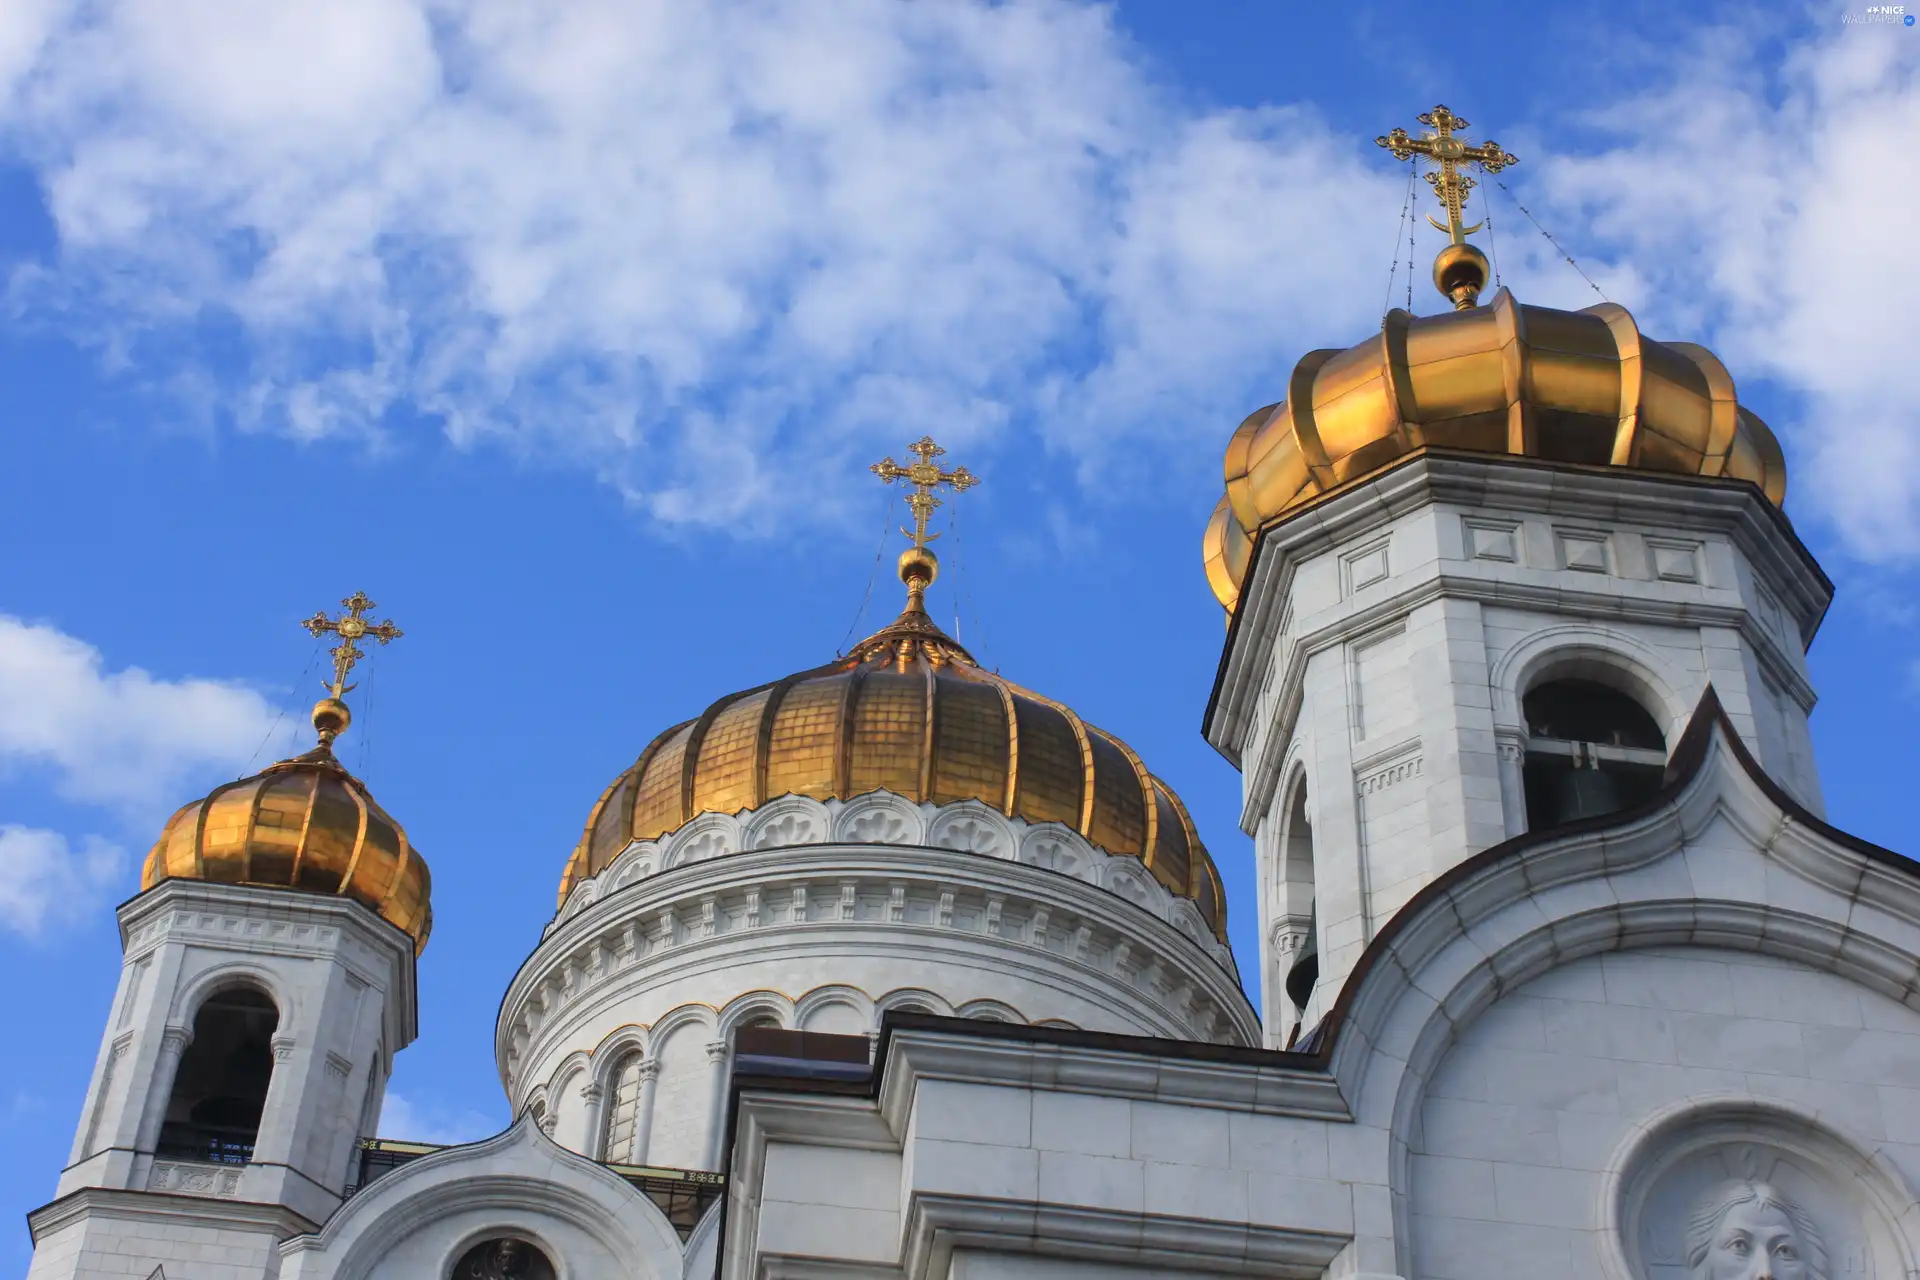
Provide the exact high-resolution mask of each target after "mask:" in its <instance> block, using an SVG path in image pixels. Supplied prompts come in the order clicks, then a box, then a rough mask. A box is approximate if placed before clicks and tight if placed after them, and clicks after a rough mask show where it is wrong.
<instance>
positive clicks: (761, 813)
mask: <svg viewBox="0 0 1920 1280" xmlns="http://www.w3.org/2000/svg"><path fill="white" fill-rule="evenodd" d="M827 830H828V821H827V808H826V806H825V805H823V804H821V803H820V802H819V801H818V800H811V799H808V798H807V797H805V796H782V797H781V798H780V799H778V800H775V801H773V802H771V803H770V804H767V805H764V806H762V807H761V808H760V809H759V810H758V811H756V812H755V813H753V814H751V815H749V816H748V818H747V820H746V828H745V838H744V840H743V842H742V843H743V844H744V845H745V847H746V848H749V849H783V848H787V847H788V846H791V845H805V844H819V843H821V842H822V841H824V840H825V839H826V838H827Z"/></svg>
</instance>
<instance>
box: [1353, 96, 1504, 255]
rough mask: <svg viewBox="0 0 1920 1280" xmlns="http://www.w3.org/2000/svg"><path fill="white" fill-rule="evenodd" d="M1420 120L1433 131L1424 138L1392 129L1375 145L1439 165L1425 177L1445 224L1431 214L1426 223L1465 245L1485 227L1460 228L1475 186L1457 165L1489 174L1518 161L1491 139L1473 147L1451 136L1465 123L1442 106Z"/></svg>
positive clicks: (1399, 156) (1478, 224)
mask: <svg viewBox="0 0 1920 1280" xmlns="http://www.w3.org/2000/svg"><path fill="white" fill-rule="evenodd" d="M1419 119H1420V123H1421V124H1423V125H1426V126H1427V128H1429V129H1430V130H1432V132H1431V133H1429V134H1428V135H1427V136H1426V137H1424V138H1415V137H1411V136H1409V135H1408V133H1407V131H1406V130H1405V129H1395V130H1394V131H1393V132H1392V133H1389V134H1387V135H1386V136H1384V137H1380V138H1375V139H1374V140H1373V141H1374V145H1376V146H1381V147H1385V148H1386V149H1387V150H1388V151H1391V152H1392V153H1393V158H1394V159H1396V160H1411V159H1412V158H1413V157H1414V156H1417V155H1418V156H1426V157H1428V158H1430V159H1433V160H1437V161H1439V162H1440V168H1439V169H1438V170H1428V172H1427V175H1426V176H1427V182H1428V184H1429V185H1431V186H1432V187H1433V194H1434V195H1435V196H1436V197H1438V199H1439V201H1440V203H1441V204H1443V205H1445V206H1446V210H1447V221H1446V225H1444V226H1442V225H1441V223H1440V221H1439V220H1438V219H1437V218H1435V217H1433V216H1432V215H1431V214H1429V215H1428V216H1427V221H1428V222H1430V223H1432V224H1433V226H1434V227H1435V228H1436V229H1438V230H1440V231H1444V232H1446V233H1447V234H1448V235H1450V236H1451V237H1453V242H1454V243H1455V244H1465V243H1466V237H1467V236H1468V235H1470V234H1471V233H1473V232H1475V231H1478V230H1479V229H1480V228H1481V227H1484V226H1486V225H1487V224H1486V223H1484V222H1476V223H1474V224H1473V225H1472V226H1470V227H1469V226H1465V225H1463V224H1464V222H1465V221H1466V220H1465V218H1464V217H1463V216H1462V212H1461V211H1462V210H1463V209H1464V208H1465V207H1466V203H1467V193H1468V192H1469V191H1471V190H1473V188H1474V187H1475V186H1477V185H1478V184H1477V183H1475V182H1474V180H1473V179H1472V178H1469V177H1468V176H1467V175H1466V174H1464V173H1462V172H1460V166H1461V165H1463V164H1477V165H1479V166H1480V167H1481V168H1482V169H1484V170H1486V171H1487V172H1488V173H1498V172H1500V171H1501V170H1502V169H1504V168H1506V167H1507V166H1508V165H1510V164H1519V163H1520V159H1519V157H1518V156H1515V155H1512V154H1510V153H1508V152H1505V151H1502V150H1501V149H1500V144H1499V143H1497V142H1495V141H1494V140H1493V139H1492V138H1488V139H1487V140H1486V141H1485V142H1483V143H1481V144H1480V145H1479V146H1477V147H1476V146H1470V145H1469V144H1467V143H1466V142H1463V141H1462V140H1461V139H1459V138H1456V137H1454V136H1453V133H1454V130H1456V129H1465V128H1466V127H1467V122H1466V121H1465V120H1462V119H1461V118H1460V117H1459V116H1457V115H1455V114H1453V112H1451V111H1449V110H1447V108H1446V107H1445V106H1438V107H1435V108H1434V109H1433V110H1431V111H1428V112H1424V113H1422V114H1421V116H1420V117H1419Z"/></svg>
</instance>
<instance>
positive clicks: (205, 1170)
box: [147, 1160, 240, 1200]
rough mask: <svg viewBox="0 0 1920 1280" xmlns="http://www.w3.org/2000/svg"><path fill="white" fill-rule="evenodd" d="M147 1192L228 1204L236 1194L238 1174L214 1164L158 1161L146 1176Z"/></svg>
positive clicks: (237, 1193)
mask: <svg viewBox="0 0 1920 1280" xmlns="http://www.w3.org/2000/svg"><path fill="white" fill-rule="evenodd" d="M147 1190H149V1191H167V1192H171V1193H172V1194H174V1195H179V1196H213V1197H216V1198H219V1199H226V1200H231V1199H234V1198H235V1197H237V1196H238V1195H239V1194H240V1170H238V1169H234V1168H229V1167H226V1166H222V1165H217V1164H197V1163H192V1162H188V1161H171V1160H159V1161H155V1162H154V1166H153V1170H152V1172H150V1173H149V1174H148V1175H147Z"/></svg>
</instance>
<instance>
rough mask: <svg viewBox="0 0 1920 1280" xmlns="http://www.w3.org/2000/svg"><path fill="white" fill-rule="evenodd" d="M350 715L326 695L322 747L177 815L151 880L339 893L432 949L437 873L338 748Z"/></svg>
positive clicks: (159, 844)
mask: <svg viewBox="0 0 1920 1280" xmlns="http://www.w3.org/2000/svg"><path fill="white" fill-rule="evenodd" d="M347 722H348V713H347V708H346V706H345V704H344V703H342V702H340V701H339V700H338V699H337V698H327V699H325V700H323V701H322V702H321V703H320V704H319V705H318V706H316V707H315V708H314V726H315V728H317V729H319V731H320V745H319V746H318V747H315V748H314V749H313V750H311V751H309V752H306V753H305V754H304V755H299V756H295V757H294V758H293V759H291V760H282V761H280V762H279V763H278V764H275V765H272V766H270V767H268V768H267V769H265V770H263V771H261V772H260V773H256V774H254V775H253V776H252V777H249V778H242V779H240V780H239V781H237V782H229V783H226V784H225V785H223V786H220V787H216V788H214V790H213V793H212V794H211V795H209V796H207V797H206V798H205V799H203V800H196V801H194V802H193V803H192V804H189V805H186V806H185V807H183V808H182V809H181V810H180V811H179V812H178V813H176V814H174V815H173V817H171V818H169V819H168V820H167V825H166V828H165V829H164V830H163V831H161V833H160V838H159V840H157V841H155V842H154V846H153V849H152V851H151V852H150V853H148V854H147V861H146V866H145V867H144V868H143V869H142V871H141V873H140V887H141V889H142V890H146V889H151V888H153V887H154V886H155V885H157V884H159V883H160V882H161V881H163V880H170V879H171V880H205V881H209V882H213V883H217V884H245V885H263V886H268V887H271V888H276V889H300V890H305V891H307V892H309V893H328V894H338V895H340V896H343V897H347V898H352V899H353V900H354V901H356V902H358V903H360V904H362V905H363V906H366V907H368V908H370V909H372V910H373V911H375V912H378V913H379V914H380V916H381V917H383V918H384V919H386V920H387V921H388V922H390V923H392V924H393V925H395V926H397V927H398V928H400V929H401V930H402V931H403V932H405V933H406V934H407V935H408V936H410V937H411V938H412V939H413V941H414V953H415V954H416V955H418V954H419V953H420V952H421V951H423V950H425V949H426V945H427V934H428V933H429V932H430V931H431V930H432V928H433V906H432V903H431V900H430V896H431V890H432V878H431V877H430V876H429V874H428V872H427V864H426V862H425V860H424V859H422V858H421V856H420V854H419V852H418V851H417V850H416V849H414V847H413V846H412V844H411V843H410V842H409V841H408V839H407V833H406V830H405V829H404V828H403V827H401V825H400V824H399V823H398V822H396V821H394V820H393V818H392V817H390V816H389V815H388V814H387V812H386V810H384V809H382V808H381V807H380V806H379V805H378V804H375V803H374V799H373V796H372V795H371V794H369V793H368V791H367V788H366V784H364V783H363V782H361V781H360V780H359V779H358V778H356V777H354V776H353V775H352V774H350V773H348V772H347V771H346V769H345V768H344V767H342V765H341V764H340V762H339V761H338V760H336V759H335V758H334V755H333V749H332V745H331V744H332V742H333V739H334V737H335V736H336V735H337V734H338V733H339V732H340V731H341V730H343V729H345V728H346V726H347Z"/></svg>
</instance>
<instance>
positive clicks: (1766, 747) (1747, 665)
mask: <svg viewBox="0 0 1920 1280" xmlns="http://www.w3.org/2000/svg"><path fill="white" fill-rule="evenodd" d="M1421 121H1422V123H1424V124H1426V125H1428V126H1430V130H1429V136H1427V137H1424V138H1411V137H1409V136H1408V135H1407V134H1406V133H1405V132H1404V131H1401V130H1395V131H1394V132H1393V133H1392V134H1390V135H1388V136H1387V137H1383V138H1381V139H1379V142H1380V144H1381V145H1382V146H1384V147H1387V148H1389V149H1390V150H1392V151H1393V153H1394V154H1395V155H1396V156H1399V157H1400V158H1402V159H1408V158H1411V157H1413V156H1416V155H1418V156H1422V157H1424V158H1426V159H1428V160H1430V161H1432V162H1433V164H1434V169H1433V171H1432V172H1430V174H1429V181H1431V182H1432V184H1433V186H1434V188H1435V190H1436V193H1437V194H1438V195H1439V197H1440V200H1441V202H1442V204H1443V205H1444V206H1445V207H1446V210H1447V215H1448V221H1447V223H1446V224H1444V225H1442V224H1440V223H1438V222H1435V225H1436V226H1441V227H1442V229H1443V230H1447V231H1449V232H1450V238H1451V242H1450V243H1449V244H1448V245H1447V246H1446V248H1445V249H1444V250H1443V251H1442V252H1441V254H1440V256H1439V259H1438V260H1437V261H1436V262H1435V264H1434V283H1435V285H1436V287H1437V288H1438V289H1439V290H1440V292H1441V293H1443V294H1445V295H1446V296H1448V297H1449V298H1450V299H1451V300H1452V302H1453V304H1454V308H1455V309H1454V310H1452V311H1449V312H1442V313H1441V314H1438V315H1431V316H1414V315H1411V314H1409V313H1407V312H1405V311H1401V310H1398V309H1396V310H1394V311H1392V312H1390V313H1388V315H1387V316H1386V318H1385V320H1384V322H1383V324H1382V326H1381V330H1380V332H1379V333H1378V334H1377V335H1375V336H1373V337H1370V338H1368V339H1366V340H1365V341H1363V342H1361V343H1359V344H1357V345H1355V346H1353V347H1350V348H1347V349H1345V350H1323V351H1314V352H1310V353H1309V354H1307V355H1306V356H1305V357H1304V358H1302V359H1301V360H1300V362H1299V363H1298V364H1297V365H1296V366H1295V368H1294V371H1293V374H1292V377H1291V378H1290V379H1289V381H1288V385H1287V395H1286V399H1285V400H1283V401H1281V402H1280V403H1278V404H1273V405H1268V406H1267V407H1265V408H1262V409H1259V410H1257V411H1255V412H1254V413H1253V414H1251V415H1249V416H1248V417H1247V419H1246V420H1245V421H1244V422H1242V423H1241V424H1240V427H1239V429H1238V430H1237V431H1236V432H1235V433H1234V435H1233V438H1232V441H1231V443H1230V444H1229V445H1228V448H1227V454H1226V467H1225V470H1226V489H1227V492H1226V496H1225V497H1224V498H1222V499H1221V501H1220V504H1219V506H1218V507H1217V509H1216V510H1215V512H1214V516H1213V520H1212V523H1211V524H1210V526H1209V528H1208V532H1207V536H1206V561H1207V572H1208V576H1209V578H1210V580H1211V582H1212V584H1213V588H1214V591H1215V593H1216V594H1217V595H1218V597H1219V599H1220V601H1221V603H1222V604H1223V605H1224V606H1225V607H1226V609H1227V614H1228V624H1229V625H1228V636H1227V643H1226V648H1225V652H1224V654H1223V655H1222V658H1221V663H1220V669H1219V675H1218V680H1217V683H1216V685H1215V689H1214V695H1213V699H1212V702H1211V704H1210V705H1209V707H1208V711H1207V717H1206V733H1207V736H1208V739H1209V740H1210V741H1211V742H1212V743H1213V744H1214V745H1215V746H1216V747H1217V748H1218V749H1219V750H1221V751H1222V752H1223V753H1225V754H1226V755H1227V757H1228V758H1229V759H1230V760H1232V761H1233V762H1234V763H1235V764H1236V765H1238V766H1239V768H1240V769H1241V771H1242V774H1243V776H1244V805H1243V809H1242V814H1241V824H1242V827H1243V828H1244V829H1245V830H1246V831H1247V832H1248V833H1250V834H1251V835H1253V837H1254V839H1255V842H1256V849H1257V857H1258V862H1259V895H1260V896H1259V902H1260V916H1261V924H1262V932H1261V961H1262V979H1263V984H1262V985H1263V988H1264V990H1265V992H1266V996H1265V1006H1266V1007H1265V1009H1264V1010H1263V1013H1264V1015H1265V1016H1264V1022H1265V1025H1266V1029H1267V1035H1268V1043H1269V1044H1272V1045H1274V1046H1275V1047H1281V1046H1284V1045H1286V1044H1287V1043H1289V1042H1290V1041H1291V1040H1292V1038H1293V1037H1294V1036H1295V1035H1296V1034H1299V1033H1301V1032H1304V1031H1306V1030H1310V1029H1311V1028H1312V1027H1313V1026H1314V1025H1315V1024H1316V1023H1317V1022H1318V1020H1319V1019H1320V1018H1321V1017H1322V1016H1323V1015H1324V1014H1325V1013H1326V1012H1327V1005H1328V1001H1329V1000H1330V999H1331V997H1332V993H1337V992H1338V991H1339V990H1340V989H1341V987H1342V985H1343V984H1344V982H1345V980H1346V977H1347V974H1348V973H1349V972H1350V971H1351V969H1352V967H1353V964H1354V962H1355V961H1356V959H1357V958H1358V957H1359V955H1360V953H1361V951H1362V950H1363V949H1364V948H1365V947H1366V945H1367V944H1368V942H1369V941H1370V940H1371V939H1372V938H1373V936H1374V935H1375V934H1376V933H1377V932H1378V930H1379V928H1380V927H1381V925H1382V924H1383V923H1384V922H1386V921H1387V920H1388V919H1390V918H1391V917H1392V916H1393V915H1394V914H1395V913H1396V912H1397V911H1398V910H1399V909H1400V908H1401V907H1402V906H1403V905H1404V904H1406V903H1407V901H1408V900H1409V899H1410V898H1411V897H1412V896H1413V895H1414V894H1415V893H1416V892H1418V891H1419V890H1420V889H1421V888H1422V887H1423V886H1425V885H1426V884H1428V883H1430V882H1431V881H1432V880H1433V879H1434V878H1435V877H1436V876H1438V875H1439V874H1440V873H1442V872H1444V871H1445V870H1447V869H1448V868H1449V867H1452V866H1454V865H1457V864H1459V863H1460V862H1462V861H1464V860H1466V859H1467V858H1469V857H1472V856H1473V855H1474V854H1476V853H1479V852H1480V851H1482V850H1484V849H1487V848H1490V847H1491V846H1494V845H1496V844H1499V843H1501V842H1502V841H1504V840H1506V839H1508V838H1510V837H1513V836H1517V835H1520V834H1521V833H1523V832H1526V831H1529V830H1537V829H1539V828H1541V827H1543V826H1548V825H1559V824H1562V823H1566V822H1570V821H1576V820H1580V819H1583V818H1591V817H1596V816H1598V815H1601V814H1605V813H1608V812H1614V811H1618V810H1620V809H1624V808H1628V807H1630V806H1632V805H1633V804H1635V803H1637V802H1638V801H1639V800H1640V799H1643V798H1645V797H1646V796H1648V795H1650V794H1651V793H1652V791H1653V790H1654V789H1655V788H1657V787H1658V785H1659V783H1660V779H1661V776H1662V772H1663V770H1664V769H1665V766H1666V762H1667V755H1668V752H1669V751H1670V750H1671V749H1672V748H1673V747H1674V746H1675V744H1676V742H1677V739H1678V736H1679V732H1680V729H1681V727H1682V726H1683V725H1684V724H1685V722H1686V720H1687V718H1688V717H1689V715H1690V714H1691V713H1692V711H1693V710H1694V708H1695V706H1696V704H1697V703H1698V702H1699V700H1700V698H1701V696H1702V695H1703V694H1704V692H1705V691H1706V689H1707V688H1708V686H1709V685H1711V686H1712V688H1713V689H1714V691H1715V692H1716V693H1717V695H1718V697H1719V701H1720V705H1721V706H1722V707H1723V708H1724V709H1725V711H1726V713H1727V715H1728V717H1729V718H1730V720H1731V721H1732V723H1733V724H1734V725H1735V726H1736V727H1737V728H1738V729H1739V731H1740V733H1741V735H1742V736H1743V738H1744V739H1745V740H1746V742H1747V745H1748V746H1749V748H1750V749H1751V750H1752V751H1753V753H1754V755H1755V756H1756V757H1757V758H1758V759H1759V760H1760V762H1761V763H1762V765H1763V766H1764V767H1765V768H1766V769H1767V771H1768V773H1769V774H1770V775H1771V776H1772V777H1773V778H1774V779H1775V780H1776V781H1777V782H1778V783H1780V785H1781V786H1783V787H1784V788H1785V789H1786V790H1787V791H1788V792H1790V793H1791V794H1792V795H1793V796H1794V797H1795V798H1796V799H1797V800H1799V801H1800V802H1801V803H1802V804H1804V805H1806V806H1808V807H1809V808H1811V809H1814V810H1815V811H1818V810H1819V808H1820V787H1819V780H1818V778H1817V776H1816V774H1815V771H1814V765H1813V757H1812V752H1811V748H1810V743H1809V738H1808V733H1807V715H1808V712H1809V711H1810V710H1811V708H1812V706H1813V701H1814V694H1813V689H1812V686H1811V684H1810V683H1809V681H1808V676H1807V667H1806V662H1805V650H1806V646H1807V644H1808V643H1809V642H1810V641H1811V640H1812V637H1813V633H1814V630H1815V628H1816V627H1817V626H1818V625H1819V622H1820V619H1821V616H1822V614H1823V613H1824V611H1825V609H1826V607H1827V603H1828V601H1829V599H1830V597H1831V585H1830V584H1829V582H1828V581H1827V579H1826V578H1825V576H1824V575H1823V574H1822V573H1821V571H1820V569H1819V567H1818V565H1817V564H1816V563H1815V562H1814V560H1813V558H1812V557H1811V556H1810V555H1809V554H1808V552H1807V551H1806V549H1805V548H1804V547H1802V546H1801V544H1800V542H1799V541H1798V539H1797V538H1795V536H1794V534H1793V531H1792V528H1791V527H1790V525H1789V524H1788V523H1787V520H1786V518H1785V516H1784V515H1782V513H1781V510H1780V504H1781V502H1782V499H1783V497H1784V495H1785V489H1786V470H1785V463H1784V460H1783V458H1782V455H1781V452H1780V448H1779V445H1778V444H1777V443H1776V442H1775V440H1774V437H1773V434H1772V432H1771V431H1769V430H1768V428H1767V426H1766V424H1765V423H1763V422H1762V421H1761V420H1760V419H1759V418H1758V417H1756V416H1755V415H1754V414H1753V413H1751V412H1750V411H1748V410H1747V409H1745V408H1744V407H1742V406H1741V405H1740V404H1739V402H1738V400H1737V399H1736V397H1735V395H1734V387H1733V380H1732V378H1731V377H1730V376H1729V375H1728V373H1727V371H1726V369H1725V367H1724V366H1723V365H1722V364H1721V363H1720V361H1719V360H1718V359H1716V358H1715V357H1714V356H1713V354H1712V353H1711V352H1709V351H1707V350H1706V349H1705V348H1703V347H1698V346H1695V345H1693V344H1690V343H1682V342H1658V341H1655V340H1653V339H1651V338H1648V337H1645V336H1644V335H1642V334H1641V332H1640V330H1639V327H1638V326H1637V325H1636V324H1635V323H1634V320H1633V317H1632V316H1631V315H1629V314H1628V313H1627V312H1626V310H1625V309H1623V308H1621V307H1619V306H1616V305H1614V304H1612V303H1601V304H1600V305H1597V306H1593V307H1588V308H1586V309H1584V310H1581V311H1571V312H1569V311H1557V310H1553V309H1550V308H1545V307H1536V306H1529V305H1525V304H1522V303H1520V302H1518V301H1516V300H1515V298H1514V297H1513V295H1512V294H1511V293H1509V292H1508V291H1507V290H1505V289H1500V290H1498V291H1497V292H1496V293H1495V295H1494V297H1493V300H1492V302H1491V303H1490V304H1488V305H1485V306H1482V305H1479V295H1480V293H1481V291H1482V290H1483V289H1484V288H1485V287H1486V284H1487V280H1488V271H1487V260H1486V258H1485V257H1484V256H1483V255H1481V253H1480V251H1479V250H1478V249H1476V248H1474V247H1473V245H1471V244H1470V243H1468V242H1467V241H1466V240H1465V235H1466V234H1467V233H1468V232H1469V231H1472V230H1476V229H1477V228H1473V227H1467V226H1464V225H1463V223H1462V204H1463V202H1464V201H1465V199H1466V193H1467V190H1468V188H1470V187H1471V186H1472V185H1473V184H1472V180H1471V179H1470V178H1468V177H1467V176H1466V175H1464V174H1463V173H1461V172H1460V166H1462V165H1464V164H1469V163H1477V164H1479V165H1481V166H1482V167H1483V168H1486V169H1490V170H1497V169H1500V168H1503V167H1505V166H1506V165H1507V164H1511V163H1513V162H1514V158H1513V157H1512V156H1510V155H1507V154H1506V153H1505V152H1503V151H1501V150H1500V148H1499V146H1498V145H1497V144H1495V143H1492V142H1489V143H1486V144H1484V145H1482V146H1478V147H1470V146H1468V145H1467V144H1465V143H1464V142H1463V141H1462V140H1461V139H1459V138H1457V137H1455V136H1454V130H1456V129H1460V128H1464V127H1465V124H1466V122H1465V121H1463V120H1460V119H1459V118H1458V117H1456V116H1453V115H1452V113H1450V112H1449V111H1447V109H1446V108H1445V107H1439V108H1436V109H1435V110H1434V111H1433V112H1432V113H1430V114H1429V115H1425V116H1422V117H1421Z"/></svg>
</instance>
